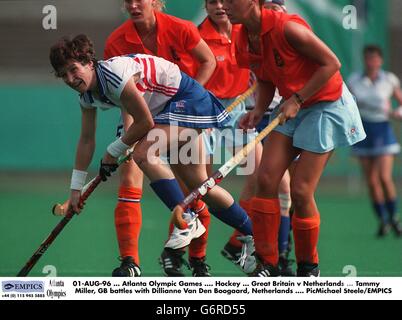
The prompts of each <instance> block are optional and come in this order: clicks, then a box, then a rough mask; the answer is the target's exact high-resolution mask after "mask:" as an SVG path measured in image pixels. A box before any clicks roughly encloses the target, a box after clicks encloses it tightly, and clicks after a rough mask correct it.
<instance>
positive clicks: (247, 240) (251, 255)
mask: <svg viewBox="0 0 402 320" xmlns="http://www.w3.org/2000/svg"><path fill="white" fill-rule="evenodd" d="M237 240H239V241H240V242H241V243H242V244H243V246H242V248H241V256H240V259H239V260H238V261H237V263H238V264H239V266H240V268H241V269H242V270H243V271H244V272H245V273H247V274H249V273H252V272H253V271H254V270H255V268H256V266H257V261H256V258H255V247H254V239H253V236H239V237H237Z"/></svg>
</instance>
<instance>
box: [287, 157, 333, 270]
mask: <svg viewBox="0 0 402 320" xmlns="http://www.w3.org/2000/svg"><path fill="white" fill-rule="evenodd" d="M331 154H332V151H330V152H326V153H314V152H309V151H305V150H303V151H302V152H301V154H300V158H299V160H298V161H297V163H296V167H295V170H294V172H293V176H292V180H291V182H290V190H291V196H292V201H293V203H294V208H295V213H294V216H293V218H292V225H293V234H294V241H295V253H296V260H297V264H298V269H297V275H298V276H310V275H314V276H318V275H319V268H318V252H317V244H318V236H319V230H320V214H319V211H318V208H317V205H316V203H315V199H314V192H315V190H316V187H317V185H318V182H319V180H320V177H321V174H322V172H323V170H324V168H325V165H326V164H327V162H328V160H329V158H330V156H331Z"/></svg>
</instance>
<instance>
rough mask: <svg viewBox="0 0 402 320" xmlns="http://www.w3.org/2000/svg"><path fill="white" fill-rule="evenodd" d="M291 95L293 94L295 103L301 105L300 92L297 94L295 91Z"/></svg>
mask: <svg viewBox="0 0 402 320" xmlns="http://www.w3.org/2000/svg"><path fill="white" fill-rule="evenodd" d="M293 95H294V96H295V98H296V101H297V103H298V104H299V105H302V104H303V103H304V100H303V98H302V97H301V96H300V94H298V93H297V92H295V93H294V94H293Z"/></svg>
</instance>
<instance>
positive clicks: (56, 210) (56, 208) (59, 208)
mask: <svg viewBox="0 0 402 320" xmlns="http://www.w3.org/2000/svg"><path fill="white" fill-rule="evenodd" d="M256 88H257V83H256V82H255V83H254V84H253V85H252V86H251V87H250V88H248V89H247V90H246V91H245V92H244V93H243V94H241V95H240V96H239V97H238V98H237V99H236V100H235V101H233V102H232V103H231V104H230V105H229V106H228V107H227V108H226V109H225V110H226V112H228V113H229V112H231V111H233V109H234V108H236V107H237V106H238V105H239V104H240V103H242V102H243V101H244V100H246V99H247V98H248V97H250V96H251V95H252V94H253V93H254V91H255V90H256ZM94 180H95V178H94V179H92V180H91V181H89V182H88V183H87V184H86V185H85V186H84V187H83V188H82V193H84V192H85V190H87V189H88V187H89V186H90V185H91V183H92V182H93V181H94ZM68 205H69V200H66V201H65V202H64V203H63V204H60V203H56V204H54V205H53V207H52V213H53V215H55V216H64V215H65V214H66V213H67V209H68Z"/></svg>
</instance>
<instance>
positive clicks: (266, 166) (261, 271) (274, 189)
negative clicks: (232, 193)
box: [251, 131, 298, 276]
mask: <svg viewBox="0 0 402 320" xmlns="http://www.w3.org/2000/svg"><path fill="white" fill-rule="evenodd" d="M297 153H298V150H297V149H295V148H294V147H293V145H292V139H291V138H290V137H288V136H286V135H284V134H282V133H279V132H277V131H274V132H272V133H271V135H270V136H269V138H268V139H267V140H266V141H265V142H264V149H263V154H262V159H261V165H260V167H259V169H258V180H257V193H256V197H254V198H253V199H252V203H251V211H252V214H253V232H254V241H255V246H256V252H257V255H258V258H259V259H260V262H261V263H260V264H259V265H258V267H257V269H256V270H255V272H254V273H253V275H254V276H275V275H278V272H279V271H278V269H277V265H278V259H279V252H278V233H279V225H280V204H279V198H278V189H279V184H280V182H281V180H282V177H283V174H284V173H285V171H286V169H287V168H288V166H289V165H290V163H291V162H292V161H293V159H294V158H295V157H296V155H297Z"/></svg>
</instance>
